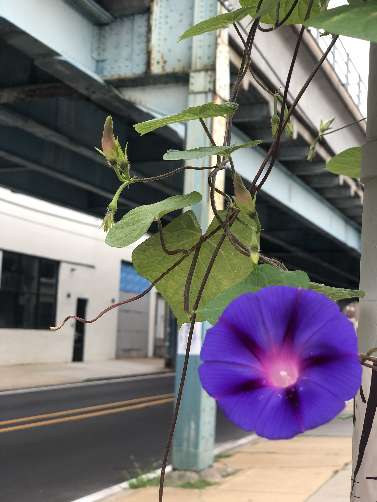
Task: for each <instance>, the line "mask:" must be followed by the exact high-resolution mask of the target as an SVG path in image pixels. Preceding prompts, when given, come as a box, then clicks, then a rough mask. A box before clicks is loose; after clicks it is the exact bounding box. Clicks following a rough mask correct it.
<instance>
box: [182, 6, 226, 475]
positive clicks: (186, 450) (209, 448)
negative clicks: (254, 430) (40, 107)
mask: <svg viewBox="0 0 377 502" xmlns="http://www.w3.org/2000/svg"><path fill="white" fill-rule="evenodd" d="M193 5H194V24H196V23H198V22H200V21H202V20H204V19H208V18H210V17H214V16H216V15H217V14H218V13H220V12H219V11H218V5H219V4H218V2H217V0H193ZM192 40H193V47H192V67H191V71H190V81H189V98H188V106H197V105H201V104H204V103H208V102H210V101H215V100H216V55H217V47H218V35H217V34H216V32H213V33H207V34H205V35H202V36H200V37H194V38H193V39H192ZM213 126H214V124H213V122H212V120H210V119H209V120H207V127H208V129H209V130H210V131H213V129H214V127H213ZM186 127H187V128H186V138H185V139H186V144H185V148H186V149H191V148H198V147H200V146H210V142H209V140H208V138H207V136H206V134H205V132H204V130H203V128H202V126H201V124H200V122H199V121H191V122H188V123H187V126H186ZM210 162H211V160H210V158H209V157H207V158H205V159H198V160H196V161H195V166H198V167H204V166H206V165H208V166H209V165H210ZM190 165H194V164H192V163H190ZM208 173H209V171H207V170H204V171H189V170H187V171H185V184H184V191H185V193H189V192H191V191H193V190H197V191H198V192H200V193H201V194H202V202H201V203H200V204H196V205H195V206H193V207H192V210H193V211H194V212H195V215H196V217H197V219H198V221H199V223H200V225H201V227H202V229H203V232H205V230H206V229H207V227H208V224H209V219H210V203H209V190H208ZM209 327H210V324H209V323H208V322H203V323H196V325H195V330H194V336H193V340H192V345H191V351H190V358H189V364H188V370H187V375H186V380H185V386H184V390H183V396H182V401H181V406H180V410H179V414H178V420H177V424H176V428H175V432H174V438H173V447H172V463H173V468H175V469H185V470H194V471H200V470H203V469H206V468H208V467H209V466H211V465H212V463H213V450H214V442H215V427H216V403H215V401H214V400H213V399H212V398H210V397H209V396H208V394H207V393H206V392H205V391H204V390H203V389H202V386H201V384H200V380H199V375H198V367H199V366H200V364H201V361H200V356H199V354H200V348H201V346H202V342H203V340H204V336H205V333H206V330H207V329H208V328H209ZM188 331H189V325H187V324H186V325H183V326H182V328H181V330H180V332H179V334H178V343H177V359H176V381H175V392H176V395H177V393H178V389H179V384H180V380H181V374H182V369H183V364H184V358H185V352H186V342H187V337H188Z"/></svg>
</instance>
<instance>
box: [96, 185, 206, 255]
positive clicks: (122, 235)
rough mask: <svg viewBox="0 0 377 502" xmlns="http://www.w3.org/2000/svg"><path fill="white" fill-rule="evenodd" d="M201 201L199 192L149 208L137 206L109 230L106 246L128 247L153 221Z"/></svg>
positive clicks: (170, 198) (164, 201) (171, 198)
mask: <svg viewBox="0 0 377 502" xmlns="http://www.w3.org/2000/svg"><path fill="white" fill-rule="evenodd" d="M201 200H202V196H201V195H200V193H199V192H191V193H189V194H187V195H174V196H173V197H169V198H168V199H165V200H162V201H161V202H156V203H155V204H150V205H149V206H139V207H136V208H135V209H131V211H129V212H128V213H127V214H126V215H125V216H123V218H122V219H121V220H120V221H119V222H118V223H116V224H115V225H114V226H113V227H112V228H111V229H110V230H109V233H108V234H107V237H106V244H108V245H109V246H112V247H116V248H123V247H125V246H128V245H129V244H132V243H133V242H136V241H137V240H138V239H140V237H142V236H143V235H144V234H145V232H147V230H148V229H149V227H150V226H151V223H152V222H153V221H154V220H157V219H159V218H161V216H163V215H164V214H166V213H170V212H171V211H176V210H177V209H182V208H184V207H186V206H191V205H193V204H197V203H198V202H200V201H201Z"/></svg>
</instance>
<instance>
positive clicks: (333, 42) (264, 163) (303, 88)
mask: <svg viewBox="0 0 377 502" xmlns="http://www.w3.org/2000/svg"><path fill="white" fill-rule="evenodd" d="M337 39H338V35H336V36H335V37H334V38H333V40H332V41H331V43H330V45H329V47H328V48H327V49H326V51H325V53H324V54H323V56H322V57H321V59H320V60H319V61H318V63H317V65H316V66H315V68H314V69H313V71H312V73H311V74H310V75H309V77H308V79H307V80H306V82H305V84H304V85H303V87H302V89H301V90H300V92H299V93H298V95H297V97H296V99H295V100H294V102H293V104H292V106H291V107H290V109H289V110H288V113H287V115H286V117H285V119H284V122H283V125H282V129H284V128H285V126H286V125H287V123H288V120H289V118H290V116H291V115H292V113H293V110H294V109H295V108H296V106H297V103H298V102H299V100H300V99H301V97H302V95H303V94H304V92H305V91H306V89H307V87H308V86H309V84H310V82H311V81H312V80H313V77H314V75H315V74H316V73H317V71H318V70H319V68H320V67H321V66H322V64H323V62H324V61H325V59H326V58H327V56H328V54H329V52H330V51H331V49H332V48H333V46H334V44H335V42H336V41H337ZM277 138H278V136H276V138H275V140H274V142H273V143H272V145H271V147H270V149H269V151H268V152H267V155H266V157H265V159H264V161H263V162H262V165H261V167H260V168H259V171H258V172H257V174H256V175H255V178H254V180H253V182H252V183H251V185H250V186H249V188H248V190H249V192H251V193H252V195H253V196H254V195H255V193H256V192H257V191H258V190H260V188H261V187H262V185H263V184H264V183H265V181H266V179H267V177H268V175H269V173H270V171H271V169H272V168H271V169H270V170H269V172H268V175H267V173H266V175H267V176H266V175H265V176H264V178H263V180H262V182H261V183H260V185H259V186H258V187H257V188H256V189H255V190H254V191H253V189H254V187H255V185H256V184H257V182H258V180H259V178H260V176H261V174H262V172H263V169H264V168H265V167H266V164H267V161H268V159H269V158H270V157H271V154H272V152H273V151H274V149H275V146H276V142H277Z"/></svg>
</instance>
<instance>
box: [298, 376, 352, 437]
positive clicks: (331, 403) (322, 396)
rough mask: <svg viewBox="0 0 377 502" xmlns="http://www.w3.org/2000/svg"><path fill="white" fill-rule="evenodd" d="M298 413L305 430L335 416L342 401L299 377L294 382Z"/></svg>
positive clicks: (313, 383)
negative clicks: (298, 407) (297, 399)
mask: <svg viewBox="0 0 377 502" xmlns="http://www.w3.org/2000/svg"><path fill="white" fill-rule="evenodd" d="M296 389H297V394H298V397H299V405H300V414H301V419H302V423H303V426H304V428H305V430H308V429H313V428H314V427H318V426H319V425H323V424H325V423H327V422H329V421H330V420H332V419H333V418H335V417H336V416H337V415H338V414H339V413H340V412H341V411H342V410H343V408H344V404H345V403H344V401H342V400H340V399H337V398H335V397H334V394H333V393H332V392H329V390H327V389H326V388H323V387H319V386H318V385H317V384H316V383H315V382H313V381H310V380H305V379H300V380H299V381H298V382H297V384H296Z"/></svg>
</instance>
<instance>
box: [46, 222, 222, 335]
mask: <svg viewBox="0 0 377 502" xmlns="http://www.w3.org/2000/svg"><path fill="white" fill-rule="evenodd" d="M219 230H221V227H220V225H219V226H218V227H216V228H214V229H213V230H212V232H210V233H209V234H208V235H206V236H204V237H202V238H201V239H199V241H198V242H197V244H195V246H193V247H192V248H191V249H189V250H188V251H187V254H185V255H184V256H182V258H180V259H179V260H178V261H176V262H175V263H174V264H173V265H172V266H171V267H170V268H169V269H168V270H166V271H165V272H164V273H163V274H161V275H160V277H157V279H156V280H155V281H153V282H152V284H151V285H150V286H149V287H148V288H147V289H145V290H144V291H143V292H142V293H140V294H139V295H136V296H134V297H132V298H129V299H128V300H124V301H122V302H119V303H115V304H114V305H111V306H110V307H107V308H106V309H105V310H102V312H100V313H99V314H98V315H97V316H96V317H94V319H91V320H90V321H87V320H86V319H82V318H81V317H77V316H75V315H70V316H68V317H66V318H65V319H64V321H63V322H62V323H61V324H59V326H50V330H52V331H57V330H58V329H60V328H62V327H63V326H64V324H65V323H66V322H67V321H69V320H70V319H75V320H76V321H79V322H83V323H85V324H91V323H93V322H96V321H97V320H98V319H99V318H100V317H102V316H103V315H104V314H106V313H107V312H110V310H113V309H116V308H117V307H120V306H121V305H125V304H126V303H130V302H134V301H135V300H139V299H140V298H143V296H145V295H146V294H147V293H149V291H150V290H151V289H152V288H153V286H155V285H156V284H157V283H158V282H160V281H161V280H162V279H163V278H164V277H165V276H166V275H168V274H169V273H170V272H171V271H172V270H174V269H175V268H177V267H178V266H179V265H180V264H181V263H182V262H183V261H184V260H185V259H186V258H187V257H188V256H189V255H190V254H191V253H192V252H193V251H195V250H196V249H197V248H198V247H200V246H201V245H202V244H203V243H204V242H205V241H207V240H208V239H210V238H211V237H212V236H213V235H215V234H216V233H217V232H218V231H219Z"/></svg>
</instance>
